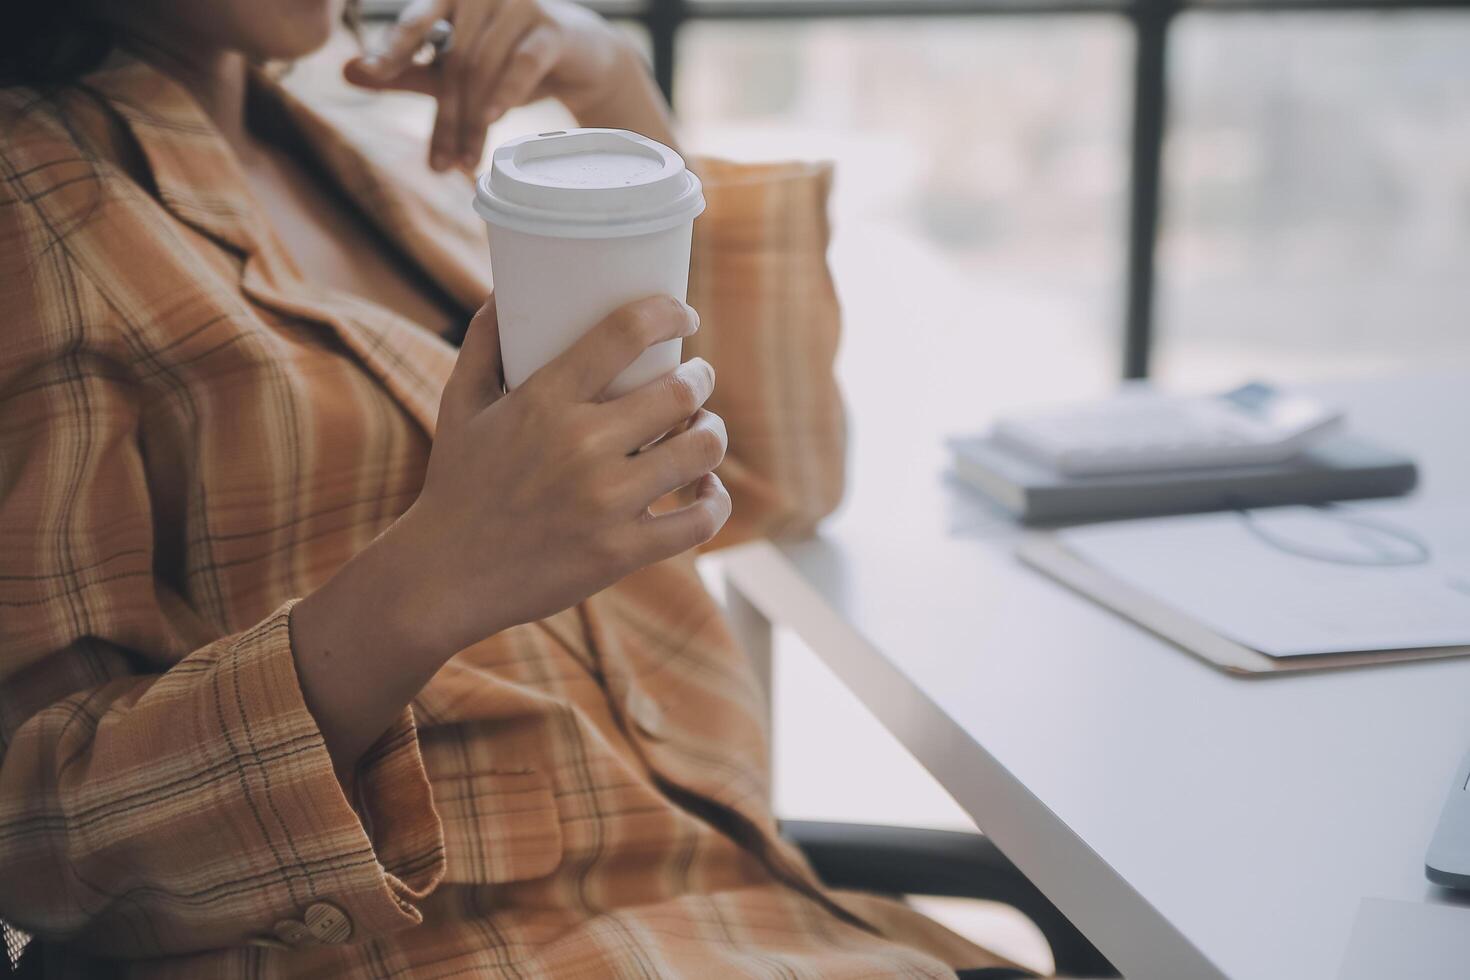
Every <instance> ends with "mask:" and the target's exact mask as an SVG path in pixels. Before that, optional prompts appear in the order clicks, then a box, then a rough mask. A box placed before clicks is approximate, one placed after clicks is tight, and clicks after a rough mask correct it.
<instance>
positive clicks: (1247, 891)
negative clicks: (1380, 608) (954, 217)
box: [726, 376, 1470, 980]
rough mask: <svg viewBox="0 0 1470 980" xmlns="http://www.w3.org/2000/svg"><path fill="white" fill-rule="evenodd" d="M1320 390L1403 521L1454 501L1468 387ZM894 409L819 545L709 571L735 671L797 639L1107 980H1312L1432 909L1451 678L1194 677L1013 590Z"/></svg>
mask: <svg viewBox="0 0 1470 980" xmlns="http://www.w3.org/2000/svg"><path fill="white" fill-rule="evenodd" d="M1320 390H1322V391H1323V392H1324V393H1325V394H1327V395H1329V396H1330V397H1333V398H1334V399H1337V400H1339V401H1341V402H1343V403H1345V404H1346V405H1348V406H1349V408H1350V411H1351V416H1352V420H1353V425H1354V428H1356V429H1357V430H1359V431H1361V432H1363V433H1364V434H1367V435H1374V436H1377V437H1379V438H1381V439H1383V440H1384V441H1386V442H1392V443H1393V444H1395V445H1397V446H1400V447H1402V448H1404V449H1407V450H1409V451H1411V452H1413V453H1414V454H1415V455H1416V456H1418V458H1419V459H1420V461H1421V464H1422V482H1421V489H1420V491H1419V494H1420V496H1421V497H1422V498H1432V499H1436V500H1461V501H1463V500H1465V499H1467V496H1470V377H1466V376H1453V377H1451V376H1439V377H1430V378H1419V379H1401V380H1397V381H1382V382H1370V383H1354V384H1347V385H1338V386H1332V387H1325V388H1322V389H1320ZM898 394H900V395H901V394H902V392H899V393H898ZM962 396H963V392H959V393H957V394H956V395H955V396H954V397H956V398H958V397H962ZM946 397H948V396H946ZM916 402H917V407H916V408H912V409H910V410H909V412H910V414H908V415H905V409H902V408H893V409H892V412H891V413H890V417H888V418H886V419H880V420H879V421H865V418H864V416H863V415H862V414H859V415H858V417H857V419H856V422H855V429H854V437H855V438H854V447H853V448H854V459H853V472H852V482H851V484H850V486H851V497H850V500H849V501H848V502H847V503H846V504H845V505H844V507H843V509H842V510H841V511H839V513H838V515H837V516H836V517H835V519H834V520H833V521H832V522H831V523H830V525H829V526H828V527H826V528H825V529H824V531H823V533H822V534H821V536H820V537H818V538H817V539H815V540H813V541H809V542H804V543H800V544H797V545H792V546H785V547H783V548H781V549H780V550H777V549H776V548H773V547H771V546H770V545H754V546H749V547H747V548H744V549H740V550H738V551H736V552H735V553H733V554H732V555H731V557H730V559H729V560H728V562H727V565H726V574H727V577H728V582H729V584H730V586H731V588H730V599H731V604H732V611H733V612H734V614H735V619H736V622H737V625H738V626H739V627H741V628H742V630H743V632H745V634H746V635H747V638H748V639H749V640H750V641H751V642H752V643H753V644H754V645H755V647H756V648H757V649H759V648H760V646H761V643H762V642H763V634H762V629H763V628H766V627H767V626H768V621H774V622H779V623H782V624H785V625H789V626H791V627H793V628H794V629H796V630H797V632H799V633H800V634H801V635H802V636H803V637H804V638H805V639H806V641H807V642H808V643H809V644H810V645H811V646H812V647H813V648H814V649H815V650H816V652H817V653H818V654H819V655H820V656H821V657H822V658H823V659H824V660H825V661H826V662H827V664H828V665H829V666H830V667H831V668H832V669H833V670H834V671H835V672H836V673H837V675H838V676H839V677H840V678H841V679H842V681H843V682H844V683H845V684H846V685H848V686H849V687H850V688H851V689H852V690H853V691H854V692H855V693H856V694H857V695H858V696H859V697H860V698H861V699H862V700H863V702H864V703H865V704H866V706H867V707H868V709H869V710H871V711H872V712H873V713H874V714H875V715H876V716H877V718H878V719H879V720H880V721H881V722H882V723H883V724H884V725H885V726H886V727H887V728H888V729H890V730H891V731H892V732H893V733H894V734H895V735H896V736H897V737H898V738H899V739H900V740H901V741H902V742H903V743H904V744H905V745H906V746H907V747H908V749H909V750H910V751H911V752H912V753H913V754H914V755H915V756H916V757H917V758H918V759H919V761H920V762H921V763H922V764H923V765H924V766H925V767H927V768H928V769H929V770H930V771H931V772H932V773H933V774H934V775H935V776H936V777H937V778H938V779H939V781H940V782H941V783H943V785H944V786H945V788H946V789H947V790H948V791H949V792H950V793H951V794H952V795H953V796H954V797H955V798H956V799H957V800H958V801H959V803H960V804H961V805H962V806H963V807H964V808H965V809H966V810H967V811H968V812H969V814H970V815H971V816H972V817H973V818H974V820H975V822H976V824H977V825H978V826H979V827H981V828H982V829H983V830H985V832H986V833H988V834H989V835H991V836H992V838H993V839H994V840H995V841H996V843H997V844H998V845H999V846H1000V847H1001V849H1002V850H1004V851H1005V853H1006V854H1007V855H1008V856H1009V857H1010V858H1011V859H1012V860H1013V861H1014V862H1015V863H1016V864H1017V865H1018V866H1019V867H1020V868H1021V870H1022V871H1023V872H1024V873H1025V874H1026V875H1028V876H1029V877H1030V878H1031V879H1032V881H1034V882H1035V883H1036V885H1037V886H1038V887H1040V888H1041V889H1042V890H1043V891H1044V892H1045V893H1046V894H1047V895H1048V896H1049V897H1050V898H1051V899H1052V901H1053V902H1055V903H1056V905H1057V906H1058V907H1059V908H1060V909H1061V910H1062V911H1063V912H1064V913H1065V914H1066V915H1067V916H1068V917H1070V918H1071V919H1072V920H1073V921H1074V922H1075V923H1076V924H1077V926H1078V927H1079V928H1081V929H1082V931H1083V932H1084V933H1085V934H1086V935H1087V936H1088V937H1089V938H1090V939H1092V941H1093V942H1094V943H1095V944H1096V945H1097V946H1098V948H1099V949H1101V950H1102V952H1103V953H1104V954H1105V955H1107V956H1108V958H1109V959H1111V960H1112V961H1113V963H1114V964H1115V965H1116V966H1117V967H1118V968H1119V970H1120V971H1122V972H1123V974H1124V975H1125V976H1126V977H1128V978H1130V980H1154V978H1158V980H1195V978H1201V980H1204V978H1215V977H1222V976H1224V977H1230V978H1232V980H1234V978H1241V980H1253V978H1277V977H1280V978H1291V980H1313V978H1328V977H1335V976H1337V975H1338V972H1339V970H1340V969H1341V967H1342V964H1343V956H1344V951H1345V949H1346V948H1347V944H1348V939H1349V934H1350V931H1351V928H1352V924H1353V922H1354V918H1355V916H1356V913H1357V910H1358V905H1359V902H1360V901H1361V900H1362V899H1364V898H1385V899H1395V900H1409V901H1424V900H1431V901H1446V897H1445V893H1443V892H1439V891H1438V890H1437V889H1435V888H1433V887H1432V886H1430V885H1429V884H1428V882H1427V881H1426V880H1425V878H1424V875H1423V871H1422V863H1423V857H1424V849H1425V847H1426V845H1427V843H1428V840H1429V836H1430V833H1431V831H1432V829H1433V827H1434V823H1435V820H1436V818H1437V816H1438V814H1439V809H1440V805H1441V803H1442V801H1443V798H1444V793H1445V791H1446V789H1447V786H1448V782H1449V780H1450V779H1451V778H1452V776H1453V773H1454V770H1455V766H1456V764H1457V763H1458V762H1459V760H1460V757H1461V756H1462V755H1463V753H1464V752H1465V751H1466V749H1467V748H1470V659H1466V660H1453V661H1443V662H1438V663H1433V662H1430V663H1418V664H1408V665H1402V666H1391V667H1381V668H1368V669H1358V670H1347V671H1338V672H1334V673H1326V674H1321V675H1308V676H1300V677H1273V678H1267V679H1260V680H1241V679H1235V678H1231V677H1229V676H1226V675H1224V674H1222V673H1219V672H1217V671H1215V670H1213V669H1211V668H1210V667H1208V666H1206V665H1204V664H1202V663H1200V662H1198V661H1196V660H1195V659H1193V658H1192V657H1190V656H1189V655H1187V654H1185V653H1183V652H1181V651H1179V650H1177V649H1175V648H1173V647H1171V646H1170V645H1169V644H1167V643H1165V642H1163V641H1161V640H1158V639H1155V638H1153V637H1152V636H1150V635H1148V634H1145V633H1144V632H1142V631H1140V630H1139V629H1137V628H1135V627H1133V626H1132V625H1130V624H1129V623H1128V622H1126V621H1124V620H1123V619H1121V618H1119V617H1118V616H1116V615H1114V614H1113V613H1111V612H1109V611H1107V610H1106V609H1103V608H1100V607H1099V606H1096V605H1094V604H1093V603H1091V602H1090V601H1088V600H1087V599H1084V598H1081V597H1079V596H1077V595H1075V594H1073V593H1072V592H1069V591H1068V590H1067V589H1065V588H1063V587H1062V586H1059V585H1057V584H1055V583H1053V582H1052V581H1050V580H1049V579H1047V578H1045V577H1043V576H1042V575H1041V574H1039V573H1037V572H1034V571H1032V570H1030V569H1028V568H1026V567H1024V566H1022V565H1021V564H1019V562H1018V561H1017V560H1016V559H1015V558H1014V557H1013V556H1012V548H1013V546H1014V544H1015V542H1016V539H1017V536H1018V533H1019V532H1018V530H1017V529H1016V528H1015V527H1014V526H1012V525H1010V524H1009V523H1008V522H1005V521H1003V520H1001V519H1000V518H999V517H998V516H997V515H996V513H995V512H994V511H993V510H991V509H990V508H989V507H988V506H987V505H986V504H985V503H984V502H983V501H982V500H981V499H980V498H979V497H978V496H975V495H972V494H971V493H969V492H968V491H967V490H965V489H963V488H961V487H958V486H956V485H953V484H952V483H950V482H948V481H946V480H945V479H944V478H943V477H942V472H943V469H944V465H945V458H944V450H943V448H942V446H941V445H940V439H941V437H942V436H943V435H944V434H946V433H947V432H950V431H953V427H954V425H955V422H954V420H953V418H952V417H950V418H947V419H946V418H945V417H925V412H924V410H925V408H926V407H929V408H932V407H933V403H932V401H929V402H926V401H924V400H922V399H916ZM893 404H894V405H897V404H898V401H897V400H895V401H894V403H893ZM864 411H867V412H868V416H867V419H868V420H873V419H879V413H877V412H876V411H874V410H868V409H864ZM1465 970H1466V975H1467V976H1470V965H1467V966H1466V967H1465Z"/></svg>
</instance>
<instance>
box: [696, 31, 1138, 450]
mask: <svg viewBox="0 0 1470 980" xmlns="http://www.w3.org/2000/svg"><path fill="white" fill-rule="evenodd" d="M1131 50H1132V44H1131V40H1130V33H1129V31H1128V30H1127V27H1126V25H1125V24H1124V23H1123V22H1121V21H1119V20H1117V19H1115V18H1111V17H1098V16H1068V17H1037V18H1011V17H968V18H953V19H951V18H929V19H918V18H914V19H907V20H906V19H892V20H856V21H855V20H845V19H844V20H829V21H771V22H743V21H742V22H730V21H717V22H695V23H691V24H689V25H687V26H686V27H684V28H683V29H682V30H681V32H680V34H679V60H678V66H677V69H678V75H677V84H676V92H677V96H678V108H679V115H680V117H681V120H682V122H683V125H684V130H685V133H686V135H687V142H688V143H689V144H690V146H692V147H693V148H695V149H699V150H705V151H709V152H714V153H719V154H722V155H727V156H731V157H734V158H739V159H751V158H766V159H789V158H807V159H831V160H834V161H835V162H836V165H837V170H836V190H835V196H834V201H833V216H834V229H835V231H834V239H833V241H834V247H833V251H832V263H833V267H834V270H835V274H836V277H837V284H838V290H839V293H840V294H841V297H842V299H843V302H844V308H845V319H846V328H847V334H846V340H845V346H844V349H843V370H844V372H845V374H846V380H847V382H848V389H849V392H850V393H852V395H853V398H852V400H853V402H854V410H855V411H856V410H859V409H860V408H861V407H862V406H861V405H860V404H859V403H860V401H861V398H860V396H859V393H860V392H861V391H863V390H866V389H868V388H869V387H871V386H878V385H881V384H882V381H883V378H884V377H885V376H886V375H887V374H888V373H890V372H891V371H892V370H894V369H895V368H894V366H893V365H894V361H893V358H894V357H895V356H899V355H900V354H902V353H903V352H906V351H912V352H914V354H915V356H914V363H913V364H912V365H910V366H909V368H908V369H911V370H915V371H924V370H927V369H932V366H933V365H934V364H936V363H938V360H937V359H936V357H935V355H936V353H937V352H938V353H942V352H943V351H944V350H945V349H947V347H949V346H951V339H952V338H953V337H955V336H956V335H957V334H961V333H963V334H966V335H967V337H966V339H967V340H973V339H975V338H976V337H977V335H978V337H979V338H980V339H983V341H984V343H983V344H978V343H977V344H974V349H978V350H984V351H985V352H986V356H985V357H984V358H978V359H976V360H977V363H975V364H974V365H973V370H974V381H975V384H974V386H973V388H972V389H971V390H970V391H969V392H966V393H961V394H963V397H964V405H963V406H962V407H963V409H964V410H965V413H964V418H962V419H957V420H956V424H957V425H963V424H971V423H970V419H971V418H972V417H976V418H978V417H980V416H983V415H984V413H985V412H986V411H988V410H989V408H991V407H993V406H997V405H1001V404H1011V403H1015V402H1017V401H1018V400H1028V399H1044V398H1045V397H1048V396H1051V397H1055V396H1057V395H1059V394H1067V393H1074V392H1076V391H1078V390H1084V389H1085V390H1092V389H1096V388H1099V387H1101V386H1102V385H1104V384H1106V383H1107V382H1108V381H1110V380H1111V379H1113V378H1115V377H1116V375H1117V370H1118V362H1119V355H1118V345H1119V339H1118V323H1119V321H1120V318H1121V304H1122V299H1121V295H1120V291H1119V290H1120V287H1119V282H1120V271H1121V265H1120V262H1121V247H1120V246H1121V243H1122V241H1123V228H1122V225H1121V224H1120V220H1121V216H1122V212H1123V207H1122V204H1123V198H1124V189H1125V187H1126V182H1127V161H1126V149H1127V147H1126V144H1127V140H1126V134H1127V118H1128V109H1127V93H1128V92H1129V90H1130V87H1129V83H1128V71H1129V68H1130V66H1131ZM895 338H900V342H899V343H895V342H894V341H895ZM879 404H880V405H881V401H880V402H879Z"/></svg>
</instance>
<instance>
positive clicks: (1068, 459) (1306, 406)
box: [994, 382, 1342, 476]
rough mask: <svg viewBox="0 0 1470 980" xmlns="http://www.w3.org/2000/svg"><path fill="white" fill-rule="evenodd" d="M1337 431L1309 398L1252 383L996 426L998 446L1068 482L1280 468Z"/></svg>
mask: <svg viewBox="0 0 1470 980" xmlns="http://www.w3.org/2000/svg"><path fill="white" fill-rule="evenodd" d="M1341 424H1342V412H1341V411H1340V410H1338V409H1336V408H1333V407H1332V406H1330V405H1327V404H1324V403H1323V402H1321V401H1318V400H1317V399H1315V398H1312V397H1310V396H1308V395H1303V394H1298V393H1295V392H1286V391H1282V390H1280V389H1278V388H1276V387H1274V386H1272V385H1268V384H1263V383H1260V382H1253V383H1251V384H1247V385H1243V386H1241V387H1239V388H1236V389H1234V390H1232V391H1227V392H1224V393H1223V394H1218V395H1195V396H1181V395H1168V394H1163V393H1160V392H1155V391H1150V390H1148V389H1132V390H1125V391H1124V392H1123V393H1121V394H1119V395H1116V396H1114V397H1112V398H1109V399H1107V400H1105V401H1099V402H1093V403H1089V404H1083V405H1075V406H1071V407H1067V408H1058V409H1051V410H1048V411H1043V412H1038V413H1033V414H1027V415H1020V416H1015V417H1010V418H1003V419H1001V420H1000V421H999V422H998V423H997V424H996V426H995V432H994V438H995V441H996V442H997V443H998V444H1000V445H1001V446H1003V447H1005V448H1006V449H1009V450H1011V451H1012V452H1015V453H1019V454H1021V455H1024V456H1026V457H1028V458H1030V459H1032V460H1035V461H1037V462H1040V463H1043V464H1045V465H1047V466H1049V467H1051V468H1052V469H1053V470H1055V471H1056V472H1057V473H1060V474H1062V475H1065V476H1100V475H1105V474H1116V473H1138V472H1144V471H1156V470H1176V469H1184V468H1197V467H1210V466H1249V465H1260V464H1268V463H1277V462H1281V461H1283V460H1287V459H1290V458H1292V457H1293V456H1296V455H1298V454H1300V453H1301V452H1302V451H1303V450H1305V449H1306V448H1307V447H1308V446H1310V445H1311V444H1312V443H1314V442H1315V441H1316V440H1318V439H1320V438H1322V437H1323V436H1324V435H1327V434H1328V433H1330V432H1332V431H1334V430H1335V429H1336V428H1337V427H1338V426H1340V425H1341Z"/></svg>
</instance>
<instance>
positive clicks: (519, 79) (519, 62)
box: [487, 24, 562, 123]
mask: <svg viewBox="0 0 1470 980" xmlns="http://www.w3.org/2000/svg"><path fill="white" fill-rule="evenodd" d="M561 54H562V41H561V36H560V35H559V34H557V32H556V31H555V30H553V29H552V28H551V27H550V26H549V25H547V24H541V25H538V26H536V27H534V28H532V29H531V30H530V32H529V33H527V34H526V37H525V39H524V40H523V41H521V43H520V46H519V47H517V48H516V50H515V53H514V54H512V55H511V57H510V63H509V64H507V65H506V67H505V71H504V72H503V73H502V74H501V76H500V81H499V82H498V83H497V84H496V86H495V89H494V91H492V92H491V95H490V102H489V105H488V106H487V114H488V116H489V119H490V122H492V123H493V122H495V120H497V119H499V118H500V117H501V116H503V115H504V114H505V113H506V112H508V111H509V110H511V109H513V108H515V107H516V106H518V105H525V104H526V103H527V102H530V101H531V100H532V99H533V98H535V96H536V91H537V89H539V88H540V86H541V83H542V82H543V81H544V80H545V79H546V76H547V75H549V74H551V69H552V68H554V67H555V66H556V62H557V59H558V58H560V57H561Z"/></svg>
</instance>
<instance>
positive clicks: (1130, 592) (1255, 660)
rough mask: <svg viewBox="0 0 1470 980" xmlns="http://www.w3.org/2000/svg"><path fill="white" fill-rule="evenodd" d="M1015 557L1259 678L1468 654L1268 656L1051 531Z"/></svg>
mask: <svg viewBox="0 0 1470 980" xmlns="http://www.w3.org/2000/svg"><path fill="white" fill-rule="evenodd" d="M1016 553H1017V555H1018V557H1019V558H1020V559H1021V560H1022V561H1023V562H1025V563H1026V564H1027V565H1030V566H1031V567H1033V568H1035V569H1037V570H1039V571H1041V572H1043V573H1045V574H1046V575H1049V576H1051V577H1052V578H1054V579H1056V580H1057V581H1058V582H1061V583H1062V584H1063V585H1066V586H1067V587H1069V588H1071V589H1072V590H1073V591H1075V592H1078V593H1080V594H1081V595H1083V596H1086V597H1087V598H1089V599H1091V600H1093V601H1094V602H1096V603H1098V604H1099V605H1102V606H1105V607H1106V608H1108V609H1110V610H1112V611H1113V612H1115V613H1117V614H1118V615H1120V616H1123V617H1124V618H1125V619H1129V620H1131V621H1133V622H1134V623H1136V624H1137V625H1139V626H1141V627H1143V628H1144V629H1146V630H1148V631H1149V632H1150V633H1153V634H1154V635H1156V636H1158V637H1161V638H1162V639H1165V640H1168V641H1169V642H1170V643H1172V644H1174V645H1175V646H1177V647H1179V648H1180V649H1181V650H1183V651H1185V652H1186V653H1189V654H1192V655H1193V656H1195V657H1197V658H1198V659H1200V660H1203V661H1204V662H1205V663H1207V664H1209V665H1210V666H1212V667H1215V668H1217V669H1219V670H1222V671H1225V672H1226V673H1228V674H1233V675H1236V676H1248V677H1261V676H1270V675H1273V674H1299V673H1302V672H1305V671H1314V670H1339V669H1343V668H1349V667H1371V666H1376V665H1381V664H1393V663H1405V662H1408V661H1417V660H1444V659H1448V658H1451V657H1464V656H1470V646H1454V647H1423V648H1415V649H1404V650H1370V651H1361V652H1354V653H1319V654H1310V655H1307V656H1297V657H1281V658H1277V657H1268V656H1267V655H1266V654H1264V653H1261V652H1260V651H1259V650H1252V649H1251V648H1249V647H1247V646H1244V645H1242V644H1240V643H1236V642H1235V641H1234V640H1230V639H1227V638H1226V637H1223V636H1220V635H1219V634H1218V633H1215V632H1214V631H1213V630H1210V629H1208V628H1207V627H1205V626H1203V625H1202V624H1200V623H1199V622H1197V621H1195V620H1194V619H1192V618H1191V617H1189V616H1187V615H1185V614H1184V613H1181V612H1179V611H1178V610H1176V609H1174V608H1172V607H1170V606H1167V605H1164V604H1163V603H1160V602H1158V601H1156V600H1155V599H1153V598H1152V597H1151V596H1149V595H1146V594H1144V593H1142V592H1140V591H1138V590H1137V589H1135V588H1133V587H1132V586H1130V585H1128V584H1127V583H1125V582H1122V581H1120V580H1118V579H1116V578H1114V577H1113V576H1112V575H1109V574H1108V573H1107V572H1105V571H1103V570H1101V569H1099V568H1097V567H1096V566H1094V565H1092V564H1090V563H1089V562H1087V561H1085V560H1083V559H1082V558H1080V557H1078V556H1077V555H1076V554H1074V553H1073V552H1072V551H1071V550H1069V549H1068V548H1067V546H1066V545H1065V544H1064V543H1063V542H1062V541H1061V539H1060V538H1058V537H1057V536H1056V535H1055V534H1053V533H1050V532H1046V533H1039V532H1038V533H1032V534H1030V535H1028V536H1027V537H1026V538H1024V539H1023V540H1022V542H1021V544H1020V545H1019V547H1018V548H1017V552H1016Z"/></svg>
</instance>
